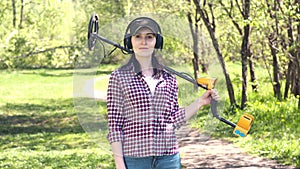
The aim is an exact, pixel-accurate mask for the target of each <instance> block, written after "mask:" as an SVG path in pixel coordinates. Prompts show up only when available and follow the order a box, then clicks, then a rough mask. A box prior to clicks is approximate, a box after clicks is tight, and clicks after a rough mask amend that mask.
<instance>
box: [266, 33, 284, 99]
mask: <svg viewBox="0 0 300 169" xmlns="http://www.w3.org/2000/svg"><path fill="white" fill-rule="evenodd" d="M275 36H276V35H275ZM268 39H269V46H270V49H271V55H272V59H273V79H274V81H273V91H274V96H275V97H276V98H277V99H278V100H280V101H281V91H280V81H279V64H278V59H277V47H276V46H277V45H276V43H277V38H276V37H274V34H273V33H271V35H270V36H269V37H268Z"/></svg>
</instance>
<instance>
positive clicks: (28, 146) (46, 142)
mask: <svg viewBox="0 0 300 169" xmlns="http://www.w3.org/2000/svg"><path fill="white" fill-rule="evenodd" d="M0 76H1V81H0V86H1V87H0V95H1V98H0V135H1V137H0V149H1V152H0V168H20V169H21V168H22V169H23V168H114V163H113V158H112V156H111V154H110V153H108V152H107V151H103V149H102V147H100V145H99V144H98V143H96V142H94V141H93V140H92V139H91V137H90V135H88V134H87V133H86V132H85V131H84V130H83V128H82V127H81V125H80V123H79V119H78V115H77V113H76V111H74V100H73V98H72V97H73V70H46V69H40V70H18V71H11V72H10V71H1V72H0ZM97 104H99V105H101V106H103V105H104V104H102V103H101V102H98V103H97ZM99 110H101V109H99ZM103 139H105V138H103Z"/></svg>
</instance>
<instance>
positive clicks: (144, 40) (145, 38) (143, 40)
mask: <svg viewBox="0 0 300 169" xmlns="http://www.w3.org/2000/svg"><path fill="white" fill-rule="evenodd" d="M142 44H143V45H146V44H147V37H143V38H142Z"/></svg>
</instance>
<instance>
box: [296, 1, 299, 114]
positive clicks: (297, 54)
mask: <svg viewBox="0 0 300 169" xmlns="http://www.w3.org/2000/svg"><path fill="white" fill-rule="evenodd" d="M297 12H298V13H299V12H300V6H298V8H297ZM296 22H297V23H298V25H297V42H299V41H300V23H299V19H297V20H296ZM298 49H299V48H298ZM295 56H296V57H297V58H296V60H297V66H298V71H297V72H298V73H297V78H296V88H297V89H298V90H297V93H295V94H296V96H297V97H298V110H300V51H299V50H297V51H296V55H295Z"/></svg>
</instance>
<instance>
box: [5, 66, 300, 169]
mask: <svg viewBox="0 0 300 169" xmlns="http://www.w3.org/2000/svg"><path fill="white" fill-rule="evenodd" d="M227 67H228V68H229V70H230V71H229V73H230V75H231V79H232V81H233V83H234V89H235V94H236V99H237V102H238V103H239V101H240V88H241V86H240V84H241V80H240V78H239V77H240V75H239V74H237V73H235V72H240V70H239V69H240V65H238V64H228V65H227ZM114 68H115V66H104V67H101V69H99V70H97V71H95V70H89V71H86V70H80V71H76V74H77V77H79V78H81V79H83V80H90V79H93V78H94V77H99V78H100V79H98V80H96V81H94V85H95V86H94V87H95V88H96V89H97V90H100V91H105V90H106V88H107V83H108V77H107V75H109V72H110V71H112V70H113V69H114ZM176 70H180V71H184V72H186V71H187V70H188V71H189V73H190V72H192V70H191V69H186V68H184V67H179V68H178V69H176ZM256 72H257V73H258V74H257V76H258V80H259V82H260V83H259V86H260V90H259V92H258V93H254V92H252V91H251V89H250V86H249V92H248V98H249V102H248V105H247V108H246V109H245V110H243V111H242V110H239V109H238V108H232V107H230V106H229V103H228V100H226V101H225V102H222V104H223V105H224V109H223V110H220V114H221V115H222V116H223V117H224V118H226V119H228V120H230V121H232V122H237V121H238V120H239V117H240V116H241V115H242V114H243V113H249V114H252V115H253V116H254V117H255V121H254V123H253V125H252V128H251V131H250V132H251V133H250V134H249V135H248V136H247V137H246V138H237V137H235V136H234V135H233V134H232V128H230V126H228V125H225V124H224V123H221V122H218V123H215V122H216V121H217V120H216V119H211V118H210V119H208V118H207V112H208V111H209V107H205V108H204V109H202V111H200V112H199V113H198V115H197V116H195V117H196V118H194V119H193V120H192V121H193V125H194V126H197V127H203V128H202V129H203V130H204V129H208V130H211V131H212V132H213V135H214V136H215V137H219V138H222V139H227V140H230V141H232V142H234V143H235V144H237V145H239V146H241V147H244V148H245V149H247V150H248V151H249V152H250V153H253V154H258V155H261V156H265V157H268V158H271V159H275V160H277V161H279V162H281V163H283V164H292V165H294V166H300V150H299V147H300V145H299V143H300V140H299V138H300V118H299V115H300V112H299V110H297V108H296V106H297V99H296V98H293V97H291V98H289V99H288V100H286V101H282V102H279V101H277V100H276V99H274V98H273V93H272V86H271V84H270V82H268V77H267V76H266V75H267V73H266V71H265V70H264V69H262V68H258V69H257V71H256ZM73 73H74V71H73V70H47V69H38V70H14V71H0V76H1V81H0V95H1V97H0V135H1V136H0V149H1V151H0V168H22V169H23V168H105V169H106V168H108V169H109V168H114V163H113V158H112V155H111V153H109V148H108V147H109V145H108V144H107V140H106V138H105V134H106V131H103V132H102V134H101V132H98V131H99V130H98V129H99V128H101V129H104V130H105V126H101V125H105V122H104V123H102V121H101V120H104V121H105V113H106V108H105V103H104V102H101V101H99V100H98V101H95V100H90V99H82V98H78V99H73V88H74V85H75V86H76V84H74V83H73V80H74V76H73ZM101 77H102V78H101ZM219 80H220V82H218V84H220V87H219V86H218V87H219V88H218V91H219V93H220V94H221V95H222V98H226V95H227V91H226V88H224V87H222V79H219ZM178 84H179V102H180V104H181V105H182V106H184V105H187V104H189V103H190V102H192V101H193V100H194V99H195V98H196V97H199V96H200V94H201V93H202V92H203V91H204V90H199V91H197V92H195V91H194V88H193V85H192V84H190V83H189V82H186V81H185V80H182V79H181V78H178ZM79 86H80V85H79ZM79 93H80V92H79ZM81 94H82V93H81ZM79 111H80V112H82V113H78V112H79ZM81 123H82V125H83V127H82V126H81ZM212 124H213V125H215V126H213V128H214V129H211V128H209V127H211V126H210V125H212ZM85 130H86V131H89V133H87V132H85ZM93 132H94V133H96V134H93ZM91 136H94V138H91Z"/></svg>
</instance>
